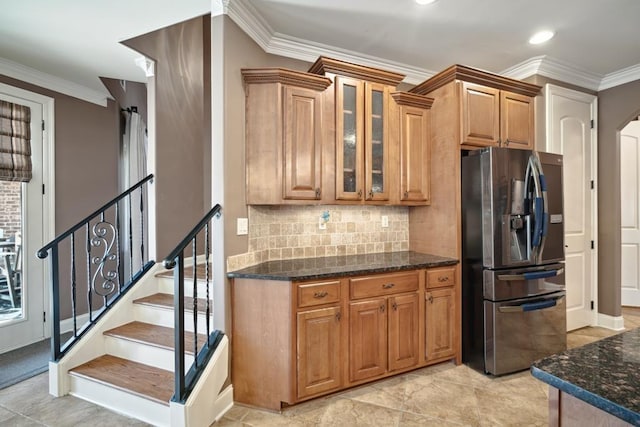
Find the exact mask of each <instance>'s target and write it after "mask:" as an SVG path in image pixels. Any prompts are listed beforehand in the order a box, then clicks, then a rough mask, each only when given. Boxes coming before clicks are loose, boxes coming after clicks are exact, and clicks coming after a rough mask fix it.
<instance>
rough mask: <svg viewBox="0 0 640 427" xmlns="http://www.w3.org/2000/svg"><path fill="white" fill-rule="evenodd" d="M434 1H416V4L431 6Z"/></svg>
mask: <svg viewBox="0 0 640 427" xmlns="http://www.w3.org/2000/svg"><path fill="white" fill-rule="evenodd" d="M435 1H436V0H416V3H418V4H431V3H434V2H435Z"/></svg>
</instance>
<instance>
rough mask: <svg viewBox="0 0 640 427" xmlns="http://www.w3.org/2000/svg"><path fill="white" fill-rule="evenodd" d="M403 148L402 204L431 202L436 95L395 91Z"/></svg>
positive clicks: (401, 156) (401, 145) (399, 171)
mask: <svg viewBox="0 0 640 427" xmlns="http://www.w3.org/2000/svg"><path fill="white" fill-rule="evenodd" d="M391 97H392V98H393V100H394V103H393V104H392V106H394V105H395V106H396V108H397V110H398V111H397V113H396V114H395V117H396V118H397V120H398V123H397V125H395V126H392V128H394V129H397V131H396V135H397V137H398V151H399V156H400V158H399V170H398V174H397V176H398V178H399V180H400V181H399V186H398V189H399V191H398V194H397V197H398V199H399V201H400V204H407V205H427V204H429V203H430V200H431V143H430V141H431V135H430V133H431V113H430V109H431V105H432V104H433V99H432V98H428V97H426V96H423V95H416V94H413V93H409V92H393V93H392V94H391Z"/></svg>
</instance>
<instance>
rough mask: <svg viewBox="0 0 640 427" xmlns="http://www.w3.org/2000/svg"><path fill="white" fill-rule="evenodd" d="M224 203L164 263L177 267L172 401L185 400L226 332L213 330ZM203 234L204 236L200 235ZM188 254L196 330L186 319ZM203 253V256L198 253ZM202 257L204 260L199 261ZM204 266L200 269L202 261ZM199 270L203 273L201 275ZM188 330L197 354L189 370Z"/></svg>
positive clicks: (194, 229) (166, 265) (175, 276)
mask: <svg viewBox="0 0 640 427" xmlns="http://www.w3.org/2000/svg"><path fill="white" fill-rule="evenodd" d="M220 211H221V207H220V205H215V206H214V207H213V208H212V209H211V210H210V211H209V212H208V213H207V214H206V215H205V216H204V217H203V218H202V219H201V220H200V222H198V224H197V225H196V226H195V227H194V228H193V229H192V230H191V231H190V232H189V234H187V235H186V237H185V238H184V239H183V240H182V242H180V243H179V244H178V246H176V248H175V249H174V250H173V251H171V253H170V254H169V255H168V256H167V257H166V258H165V259H164V262H163V264H164V267H165V268H167V269H169V270H171V269H173V283H174V290H173V302H174V316H175V318H174V329H175V370H174V383H175V384H174V395H173V398H172V401H174V402H179V403H185V402H186V400H187V398H188V397H189V394H190V393H191V391H192V390H193V387H194V386H195V384H196V382H197V380H198V378H199V377H200V375H201V374H202V372H203V371H204V368H205V366H206V365H207V362H208V361H209V359H210V358H211V356H212V355H213V353H214V352H215V350H216V347H217V346H218V344H219V342H220V340H221V339H222V336H223V335H224V334H223V333H222V332H221V331H219V330H214V331H212V327H211V313H212V307H211V306H210V305H211V298H210V295H211V291H210V285H211V283H212V281H211V260H210V258H211V242H210V240H211V223H212V221H213V219H214V217H215V218H219V217H220ZM198 237H200V239H198ZM185 254H186V255H187V256H191V257H192V260H193V264H192V265H191V266H190V267H188V268H190V270H191V271H190V273H191V276H192V279H193V281H192V285H193V289H192V295H193V303H192V304H193V307H191V308H192V314H193V319H192V321H193V326H192V328H190V329H192V330H193V332H190V331H189V332H188V331H187V330H186V323H185V322H186V321H185ZM198 255H200V256H198ZM198 260H200V261H198ZM199 264H200V265H201V266H202V268H201V270H203V271H200V272H199V271H198V265H199ZM199 273H200V276H201V277H199ZM199 280H200V281H201V282H202V284H203V285H204V286H205V290H204V293H205V295H203V296H202V297H203V298H200V300H202V299H204V307H203V308H204V314H205V317H206V322H205V330H206V331H205V332H206V335H205V339H204V340H199V339H198V309H199V308H200V307H199V303H198V297H199V295H198V281H199ZM185 334H193V354H194V355H195V357H194V361H193V363H192V365H191V366H190V367H189V369H188V370H186V366H185V353H186V352H187V351H188V350H190V349H187V348H186V346H185Z"/></svg>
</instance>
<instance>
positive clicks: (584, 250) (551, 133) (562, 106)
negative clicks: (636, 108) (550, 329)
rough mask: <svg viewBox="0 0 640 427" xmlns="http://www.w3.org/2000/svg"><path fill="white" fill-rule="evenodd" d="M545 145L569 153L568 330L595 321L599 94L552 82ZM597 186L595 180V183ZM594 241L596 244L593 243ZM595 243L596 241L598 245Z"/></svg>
mask: <svg viewBox="0 0 640 427" xmlns="http://www.w3.org/2000/svg"><path fill="white" fill-rule="evenodd" d="M545 100H546V110H547V120H546V124H547V143H546V147H545V150H546V151H549V152H552V153H559V154H562V155H563V157H564V169H563V176H564V188H563V190H564V191H563V193H564V233H565V237H564V242H565V267H566V274H565V280H566V287H567V330H568V331H571V330H574V329H578V328H582V327H584V326H588V325H592V324H595V310H593V309H592V304H593V303H592V301H594V299H595V297H594V294H595V286H596V285H595V284H596V278H597V274H596V265H597V264H596V258H595V256H596V253H595V249H592V245H595V242H594V240H595V235H596V229H595V226H596V221H595V217H596V213H595V212H596V210H595V190H593V189H592V180H594V179H595V178H594V177H595V175H596V174H595V164H596V154H595V153H596V150H595V149H596V146H595V135H596V133H595V129H593V128H592V123H595V115H596V111H597V101H596V97H595V96H593V95H589V94H585V93H582V92H577V91H574V90H569V89H566V88H562V87H559V86H555V85H551V84H547V85H546V86H545ZM594 187H595V185H594ZM592 242H593V243H592ZM593 247H594V248H595V246H593Z"/></svg>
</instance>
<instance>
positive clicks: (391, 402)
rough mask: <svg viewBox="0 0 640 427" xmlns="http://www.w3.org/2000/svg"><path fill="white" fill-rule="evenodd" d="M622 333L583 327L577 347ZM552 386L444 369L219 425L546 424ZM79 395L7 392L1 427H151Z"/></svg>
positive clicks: (246, 413)
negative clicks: (55, 396)
mask: <svg viewBox="0 0 640 427" xmlns="http://www.w3.org/2000/svg"><path fill="white" fill-rule="evenodd" d="M623 316H624V321H625V326H626V327H627V329H633V328H636V327H640V308H636V309H630V308H625V309H623ZM614 333H615V332H614V331H610V330H607V329H603V328H583V329H579V330H576V331H573V332H571V333H570V334H569V335H568V338H567V342H568V345H569V347H576V346H580V345H584V344H586V343H588V342H592V341H595V340H598V339H601V338H604V337H606V336H609V335H613V334H614ZM547 411H548V409H547V386H546V384H544V383H542V382H540V381H538V380H536V379H534V378H533V377H532V376H531V375H530V374H529V372H528V371H524V372H520V373H517V374H513V375H507V376H503V377H499V378H490V377H486V376H484V375H482V374H480V373H478V372H476V371H474V370H472V369H470V368H468V367H466V366H465V365H460V366H455V365H453V364H452V363H444V364H440V365H436V366H431V367H428V368H424V369H421V370H417V371H413V372H411V373H408V374H405V375H401V376H397V377H393V378H390V379H386V380H382V381H378V382H375V383H373V384H370V385H367V386H362V387H358V388H355V389H351V390H347V391H345V392H342V393H339V394H336V395H333V396H329V397H326V398H319V399H315V400H313V401H311V402H307V403H303V404H300V405H296V406H294V407H291V408H288V409H286V410H285V411H283V413H282V414H276V413H272V412H266V411H260V410H256V409H251V408H247V407H244V406H241V405H236V406H234V407H233V408H232V409H231V410H230V411H229V412H228V413H227V414H226V415H225V417H224V418H223V419H221V420H220V421H219V422H218V423H216V424H215V427H223V426H233V427H240V426H242V427H245V426H385V427H387V426H425V427H429V426H444V427H446V426H459V425H470V426H546V425H547ZM144 425H145V424H144V423H141V422H138V421H136V420H133V419H131V418H127V417H125V416H122V415H119V414H115V413H113V412H111V411H109V410H106V409H103V408H101V407H99V406H96V405H93V404H91V403H89V402H85V401H83V400H80V399H77V398H75V397H72V396H64V397H61V398H54V397H52V396H50V395H49V393H48V374H46V373H45V374H41V375H38V376H36V377H34V378H31V379H29V380H26V381H24V382H22V383H19V384H16V385H14V386H12V387H9V388H6V389H4V390H0V427H4V426H12V427H13V426H53V427H67V426H68V427H71V426H74V427H75V426H109V427H112V426H114V427H117V426H144Z"/></svg>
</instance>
